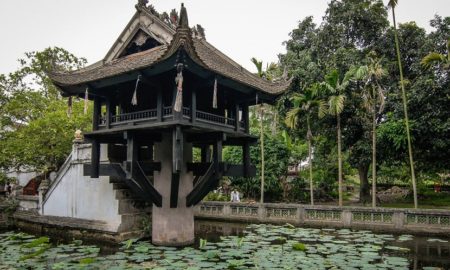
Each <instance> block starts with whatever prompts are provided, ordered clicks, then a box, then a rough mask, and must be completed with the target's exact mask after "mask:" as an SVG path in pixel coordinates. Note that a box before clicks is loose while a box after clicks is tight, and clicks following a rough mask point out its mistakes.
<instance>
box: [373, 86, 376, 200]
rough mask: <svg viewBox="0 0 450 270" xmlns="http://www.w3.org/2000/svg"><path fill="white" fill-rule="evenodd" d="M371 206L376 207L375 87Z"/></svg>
mask: <svg viewBox="0 0 450 270" xmlns="http://www.w3.org/2000/svg"><path fill="white" fill-rule="evenodd" d="M372 97H373V105H372V207H373V208H375V207H377V116H376V114H377V112H376V107H377V106H376V98H375V88H372Z"/></svg>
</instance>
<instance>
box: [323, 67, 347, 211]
mask: <svg viewBox="0 0 450 270" xmlns="http://www.w3.org/2000/svg"><path fill="white" fill-rule="evenodd" d="M354 72H355V71H354V70H349V71H348V72H347V73H346V74H345V76H344V78H343V79H342V81H340V79H339V72H338V71H337V70H333V71H332V72H331V73H330V74H328V75H327V76H325V81H324V82H323V83H322V86H323V87H325V90H327V91H328V92H329V93H330V96H329V97H328V114H330V115H333V116H335V117H336V122H337V124H336V129H337V147H338V180H339V206H342V205H343V194H342V184H343V183H342V143H341V139H342V132H341V113H342V111H343V110H344V105H345V99H346V96H345V89H346V88H347V87H348V85H349V83H350V79H351V78H352V77H353V75H354Z"/></svg>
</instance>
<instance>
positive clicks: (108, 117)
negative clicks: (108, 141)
mask: <svg viewBox="0 0 450 270" xmlns="http://www.w3.org/2000/svg"><path fill="white" fill-rule="evenodd" d="M105 103H106V119H105V120H106V121H105V124H106V128H107V129H109V128H111V115H112V110H111V100H110V98H106V101H105Z"/></svg>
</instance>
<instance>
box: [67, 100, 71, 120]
mask: <svg viewBox="0 0 450 270" xmlns="http://www.w3.org/2000/svg"><path fill="white" fill-rule="evenodd" d="M71 115H72V96H70V97H69V98H68V99H67V116H68V117H70V116H71Z"/></svg>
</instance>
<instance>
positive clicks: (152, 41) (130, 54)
mask: <svg viewBox="0 0 450 270" xmlns="http://www.w3.org/2000/svg"><path fill="white" fill-rule="evenodd" d="M136 8H137V10H138V12H137V14H136V15H135V16H134V17H133V19H132V21H131V22H130V24H129V25H128V26H127V28H126V29H125V30H124V32H123V33H122V34H121V37H120V38H119V39H118V41H117V42H116V43H115V44H114V46H113V48H112V49H111V50H110V52H109V53H108V55H107V56H106V57H105V59H104V60H103V61H101V62H98V63H96V64H94V65H91V66H89V67H86V68H83V69H80V70H77V71H73V72H68V73H52V74H50V77H51V79H52V81H53V83H54V84H55V85H56V86H57V87H58V88H59V89H61V92H62V94H63V96H66V97H69V96H77V97H80V98H88V99H89V100H92V101H93V103H94V108H93V123H92V132H88V133H85V139H87V140H88V141H89V142H90V143H92V155H91V163H90V164H87V165H85V167H84V174H85V175H89V176H90V177H91V178H98V177H99V176H104V175H105V176H114V177H116V178H118V179H121V181H122V182H123V183H124V184H126V185H127V186H128V187H129V189H131V190H132V191H133V192H134V193H135V194H136V195H137V196H140V197H141V198H142V199H143V200H145V201H147V202H148V203H151V204H152V205H153V210H152V241H153V243H154V244H159V245H174V246H176V245H186V244H191V243H193V241H194V213H193V206H195V205H196V204H197V203H199V202H200V201H201V200H202V199H203V198H204V197H205V196H206V195H207V193H208V192H210V191H211V190H213V189H215V188H216V187H217V185H218V183H219V180H220V179H221V178H222V176H240V177H252V176H255V167H254V166H253V165H251V164H250V151H249V146H250V145H251V144H254V143H255V142H256V138H255V137H254V136H251V135H250V134H249V105H253V104H255V102H257V100H258V102H266V103H273V102H274V100H275V98H276V97H277V96H279V95H280V94H281V93H283V92H284V91H285V90H286V89H287V88H288V86H289V84H290V81H279V82H276V83H273V82H269V81H267V80H265V79H262V78H259V77H257V76H255V75H254V74H252V73H250V72H249V71H247V70H245V69H244V68H242V67H241V66H240V65H238V64H236V63H235V62H234V61H232V60H231V59H230V58H228V57H227V56H225V55H224V54H223V53H221V52H220V51H219V50H217V49H216V48H215V47H213V46H212V45H211V44H209V43H208V42H207V41H206V39H205V37H204V35H203V34H198V33H195V34H194V33H193V31H192V29H191V28H190V27H189V23H188V15H187V11H186V8H185V7H184V6H183V5H181V11H180V16H179V18H178V19H177V20H176V21H175V22H173V21H172V25H173V24H175V25H174V27H170V26H171V22H170V20H165V19H164V18H162V17H161V16H160V15H158V14H156V12H155V11H154V9H153V7H151V6H150V7H148V6H147V5H146V1H139V3H138V5H136ZM227 145H232V146H239V147H242V150H243V151H242V152H243V157H242V164H228V163H226V162H223V161H222V149H223V147H224V146H227ZM101 146H102V147H105V146H107V147H108V159H109V161H110V162H109V163H107V164H103V163H100V147H101ZM193 147H195V148H199V149H200V152H201V158H200V159H201V160H196V161H195V162H194V161H193Z"/></svg>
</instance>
